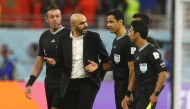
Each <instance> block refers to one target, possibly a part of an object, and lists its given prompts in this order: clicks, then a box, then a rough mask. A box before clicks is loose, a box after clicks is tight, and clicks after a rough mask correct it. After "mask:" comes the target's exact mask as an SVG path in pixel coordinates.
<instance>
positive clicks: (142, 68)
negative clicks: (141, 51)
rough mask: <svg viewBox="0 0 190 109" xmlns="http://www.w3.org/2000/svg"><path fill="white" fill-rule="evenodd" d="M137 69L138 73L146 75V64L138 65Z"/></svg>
mask: <svg viewBox="0 0 190 109" xmlns="http://www.w3.org/2000/svg"><path fill="white" fill-rule="evenodd" d="M139 67H140V71H141V72H142V73H146V71H147V68H148V66H147V63H140V64H139Z"/></svg>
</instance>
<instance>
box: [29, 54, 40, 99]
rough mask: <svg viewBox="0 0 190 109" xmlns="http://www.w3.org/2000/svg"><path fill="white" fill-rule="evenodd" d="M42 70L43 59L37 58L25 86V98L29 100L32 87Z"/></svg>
mask: <svg viewBox="0 0 190 109" xmlns="http://www.w3.org/2000/svg"><path fill="white" fill-rule="evenodd" d="M42 68H43V57H41V56H37V58H36V61H35V64H34V67H33V69H32V75H31V76H30V79H29V80H28V82H27V84H26V90H25V96H26V97H27V98H29V99H31V92H32V85H33V83H34V82H35V80H36V78H37V77H38V76H39V74H40V73H41V71H42Z"/></svg>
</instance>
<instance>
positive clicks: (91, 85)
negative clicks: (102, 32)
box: [60, 13, 109, 109]
mask: <svg viewBox="0 0 190 109" xmlns="http://www.w3.org/2000/svg"><path fill="white" fill-rule="evenodd" d="M70 24H71V31H70V33H69V34H68V35H67V37H63V39H62V40H61V41H62V58H63V60H62V63H63V74H62V80H61V90H60V91H61V96H62V97H63V100H64V102H63V105H64V109H92V106H93V103H94V100H95V97H96V94H97V92H98V90H99V88H100V82H101V74H100V70H101V69H102V67H103V66H102V64H99V59H100V60H101V63H107V62H108V58H109V56H108V53H107V51H106V49H105V47H104V45H103V43H102V41H101V39H100V36H99V34H98V33H96V32H92V31H88V30H87V28H88V24H87V19H86V17H85V16H84V15H83V14H79V13H75V14H73V15H72V16H71V18H70ZM96 63H97V64H96ZM97 65H98V66H97Z"/></svg>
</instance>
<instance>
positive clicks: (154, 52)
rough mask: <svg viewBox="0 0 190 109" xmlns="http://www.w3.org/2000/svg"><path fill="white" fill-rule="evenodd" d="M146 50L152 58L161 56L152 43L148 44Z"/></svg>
mask: <svg viewBox="0 0 190 109" xmlns="http://www.w3.org/2000/svg"><path fill="white" fill-rule="evenodd" d="M147 52H149V55H150V56H153V57H154V59H159V58H161V54H160V52H159V51H158V50H157V49H156V48H155V46H154V45H152V44H149V45H148V46H147Z"/></svg>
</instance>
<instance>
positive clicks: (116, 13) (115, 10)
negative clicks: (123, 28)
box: [107, 9, 125, 25]
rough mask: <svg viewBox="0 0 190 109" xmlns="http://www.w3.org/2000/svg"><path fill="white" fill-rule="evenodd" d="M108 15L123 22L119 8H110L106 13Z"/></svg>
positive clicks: (122, 15)
mask: <svg viewBox="0 0 190 109" xmlns="http://www.w3.org/2000/svg"><path fill="white" fill-rule="evenodd" d="M109 15H113V16H114V17H115V19H116V20H117V21H118V20H123V25H124V24H125V23H124V14H123V13H122V12H121V11H120V10H118V9H114V10H111V11H109V12H108V13H107V16H109Z"/></svg>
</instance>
